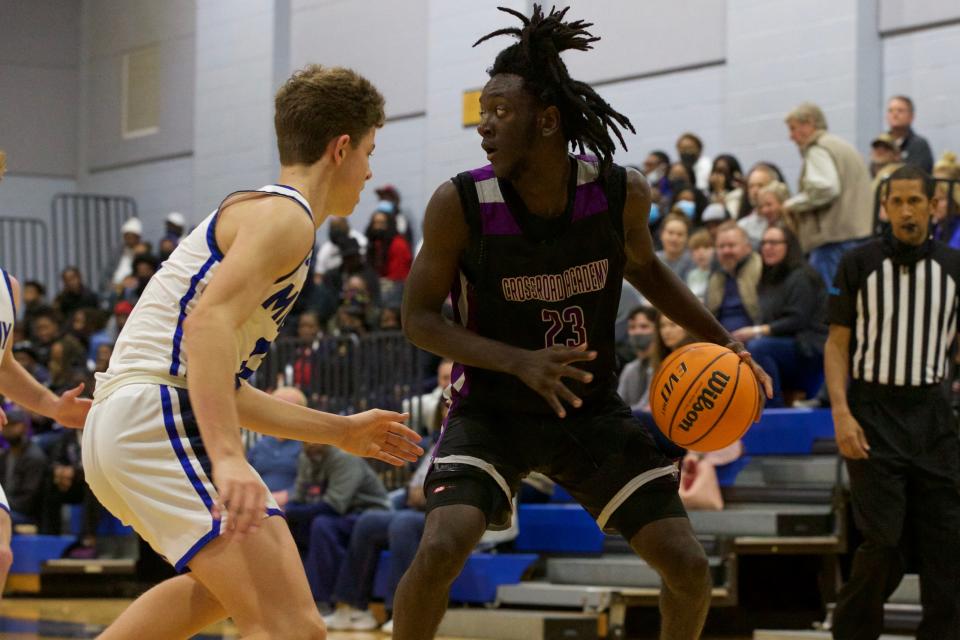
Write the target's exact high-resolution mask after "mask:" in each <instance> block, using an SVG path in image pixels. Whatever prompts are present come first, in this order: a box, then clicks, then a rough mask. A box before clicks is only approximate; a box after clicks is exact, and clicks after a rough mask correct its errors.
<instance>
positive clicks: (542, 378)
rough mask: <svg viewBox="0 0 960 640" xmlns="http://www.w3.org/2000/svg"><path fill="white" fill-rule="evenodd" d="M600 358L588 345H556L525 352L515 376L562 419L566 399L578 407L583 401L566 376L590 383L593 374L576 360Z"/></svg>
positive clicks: (515, 369) (565, 413) (517, 366)
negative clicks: (578, 365)
mask: <svg viewBox="0 0 960 640" xmlns="http://www.w3.org/2000/svg"><path fill="white" fill-rule="evenodd" d="M596 357H597V352H596V351H587V345H586V344H582V345H580V346H578V347H562V346H553V347H547V348H546V349H540V350H539V351H526V352H524V355H523V356H522V357H521V358H520V361H519V362H518V363H517V364H516V366H515V367H514V375H515V376H517V377H518V378H520V379H521V380H523V383H524V384H526V385H527V386H528V387H530V388H531V389H533V390H534V391H536V392H537V393H539V394H540V395H541V396H543V399H544V400H546V401H547V404H549V405H550V407H551V408H552V409H553V410H554V411H555V412H556V413H557V415H558V416H560V417H561V418H565V417H566V415H567V410H566V409H564V408H563V403H562V402H561V400H562V401H563V402H566V403H567V404H569V405H570V406H572V407H579V406H580V405H582V404H583V401H582V400H581V399H580V398H578V397H577V396H576V395H574V393H573V392H572V391H570V389H568V388H567V385H565V384H564V383H563V382H562V379H563V378H573V379H574V380H579V381H580V382H582V383H584V384H587V383H589V382H590V381H591V380H593V374H592V373H590V372H589V371H584V370H583V369H579V368H577V367H573V366H570V365H571V363H573V362H586V361H590V360H593V359H594V358H596Z"/></svg>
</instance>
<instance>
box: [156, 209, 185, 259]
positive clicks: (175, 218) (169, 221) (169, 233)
mask: <svg viewBox="0 0 960 640" xmlns="http://www.w3.org/2000/svg"><path fill="white" fill-rule="evenodd" d="M186 230H187V218H186V216H184V215H183V214H182V213H180V212H179V211H171V212H170V213H168V214H167V217H166V218H165V219H164V221H163V239H162V240H161V241H160V242H161V244H162V243H163V240H167V241H169V242H170V243H171V244H172V245H173V248H174V249H176V248H177V245H178V244H180V238H182V237H183V234H184V232H185V231H186ZM160 253H161V255H162V254H163V251H162V250H161V252H160ZM171 253H172V251H171ZM169 255H170V254H169V253H168V254H167V255H166V256H163V257H164V259H166V257H167V256H169Z"/></svg>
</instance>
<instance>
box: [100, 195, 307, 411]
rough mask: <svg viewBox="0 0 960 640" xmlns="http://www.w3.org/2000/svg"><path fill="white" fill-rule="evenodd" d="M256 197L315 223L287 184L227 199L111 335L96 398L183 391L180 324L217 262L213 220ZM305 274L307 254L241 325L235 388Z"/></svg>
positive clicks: (256, 361)
mask: <svg viewBox="0 0 960 640" xmlns="http://www.w3.org/2000/svg"><path fill="white" fill-rule="evenodd" d="M257 193H267V194H273V195H272V196H267V197H278V196H279V197H284V198H290V199H291V200H294V201H296V202H297V203H298V204H299V205H300V206H301V207H303V210H304V212H305V213H306V215H308V216H310V219H311V220H312V219H313V213H312V212H311V211H310V205H309V203H307V200H306V199H305V198H304V197H303V196H302V195H301V194H300V192H298V191H297V190H296V189H293V188H292V187H287V186H284V185H277V184H273V185H267V186H265V187H262V188H260V189H257V190H256V191H238V192H235V193H232V194H230V195H229V196H227V197H226V198H225V199H224V201H223V202H222V203H221V204H220V206H219V207H217V209H216V210H215V211H214V212H213V213H211V214H210V215H209V216H207V217H206V218H205V219H204V221H203V222H201V223H200V224H199V225H198V226H197V227H196V228H195V229H194V230H193V231H192V232H191V233H190V234H189V235H188V236H187V237H186V238H184V239H183V240H181V241H180V244H179V245H177V248H176V249H175V250H174V252H173V253H172V254H171V255H170V257H169V258H168V259H167V260H166V261H165V262H164V263H163V265H162V267H161V268H160V270H159V271H157V273H156V274H155V275H154V276H153V278H151V279H150V283H149V284H148V285H147V287H146V289H145V290H144V292H143V295H141V296H140V300H139V301H138V302H137V304H136V306H135V307H134V309H133V313H131V314H130V317H129V318H128V319H127V323H126V324H125V325H124V327H123V330H122V331H121V332H120V336H119V337H118V338H117V344H116V346H115V347H114V350H113V356H111V358H110V366H109V367H108V368H107V371H106V372H105V373H98V374H97V376H96V378H97V384H96V390H95V392H94V396H93V397H94V401H97V400H102V399H104V398H106V397H107V396H109V395H110V394H111V393H113V392H114V391H116V390H117V389H119V388H120V387H122V386H124V385H127V384H136V383H152V384H163V385H171V386H175V387H182V388H186V387H187V354H186V351H185V350H184V345H183V323H184V321H185V320H186V319H187V316H189V315H190V312H191V311H193V309H194V308H195V307H196V305H197V302H199V300H200V298H201V297H202V296H203V292H204V289H205V288H206V286H207V284H208V283H209V282H210V279H211V278H212V277H213V276H214V274H215V273H216V272H217V269H218V268H219V267H220V264H221V261H222V260H223V254H222V253H221V251H220V248H219V247H218V246H217V240H216V235H215V232H214V230H215V228H216V224H217V217H218V215H219V213H220V210H221V208H223V206H224V204H228V203H229V204H233V203H235V202H238V201H240V200H242V199H244V197H246V198H249V197H265V196H256V194H257ZM309 272H310V254H307V255H306V256H305V258H304V260H303V262H302V263H301V264H300V266H298V267H297V268H296V269H295V270H294V271H292V272H291V273H289V274H287V275H285V276H284V277H282V278H280V279H278V280H277V281H276V282H274V284H273V286H272V287H270V291H269V292H268V294H267V297H266V298H265V299H264V300H263V302H262V303H261V304H260V305H258V306H257V309H256V311H255V312H254V313H253V315H251V316H250V317H249V318H247V321H246V322H244V323H243V325H242V326H241V327H240V329H239V331H238V332H237V335H236V344H237V352H236V356H235V361H234V363H233V369H234V371H235V373H236V379H237V384H239V383H240V382H241V381H243V380H246V379H248V378H249V377H250V376H252V375H253V373H254V371H256V370H257V367H258V366H260V362H261V361H262V360H263V358H264V356H265V355H266V354H267V352H268V351H269V350H270V344H271V343H272V342H273V340H274V339H275V338H276V337H277V333H278V332H279V330H280V327H281V325H283V321H284V320H285V319H286V317H287V314H289V313H290V310H291V309H293V305H294V302H295V301H296V299H297V296H298V295H299V294H300V290H301V289H302V288H303V284H304V281H305V279H306V278H307V275H308V274H309Z"/></svg>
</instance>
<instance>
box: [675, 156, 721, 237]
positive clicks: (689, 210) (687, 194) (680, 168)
mask: <svg viewBox="0 0 960 640" xmlns="http://www.w3.org/2000/svg"><path fill="white" fill-rule="evenodd" d="M708 171H709V168H708ZM667 178H668V180H669V182H670V205H669V207H668V208H667V210H668V211H672V210H673V209H674V208H675V207H677V206H679V207H680V209H681V210H682V211H683V214H684V215H685V216H687V219H689V220H690V221H691V222H693V223H696V222H697V221H698V217H699V214H700V213H701V212H702V211H703V210H704V209H705V208H706V206H707V205H708V204H710V201H709V200H707V196H706V195H704V193H703V192H702V191H701V190H700V189H698V188H697V186H696V181H695V179H694V177H693V171H692V170H691V169H690V167H688V166H687V165H685V164H683V163H682V162H674V163H673V164H672V165H670V170H669V172H668V173H667ZM681 202H687V203H689V204H680V203H681Z"/></svg>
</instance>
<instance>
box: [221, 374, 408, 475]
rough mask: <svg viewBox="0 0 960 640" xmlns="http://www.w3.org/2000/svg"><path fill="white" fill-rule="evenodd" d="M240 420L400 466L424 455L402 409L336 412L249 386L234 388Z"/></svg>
mask: <svg viewBox="0 0 960 640" xmlns="http://www.w3.org/2000/svg"><path fill="white" fill-rule="evenodd" d="M237 412H238V414H239V417H240V424H241V425H243V426H244V427H246V428H247V429H251V430H253V431H257V432H258V433H265V434H268V435H271V436H276V437H278V438H288V439H290V440H300V441H302V442H316V443H321V444H332V445H334V446H336V447H339V448H341V449H343V450H344V451H347V452H349V453H352V454H354V455H358V456H365V457H368V458H376V459H377V460H382V461H383V462H387V463H389V464H392V465H396V466H401V465H403V464H406V463H407V462H416V460H417V458H418V457H419V456H421V455H423V449H422V448H420V447H419V446H418V445H417V443H418V442H420V440H421V438H420V435H419V434H417V432H416V431H413V430H412V429H410V428H409V427H407V426H406V425H404V424H403V422H404V421H405V420H406V419H407V418H408V417H409V416H408V415H407V414H404V413H396V412H393V411H383V410H380V409H372V410H370V411H364V412H363V413H358V414H356V415H352V416H338V415H334V414H332V413H324V412H322V411H317V410H315V409H309V408H307V407H301V406H299V405H296V404H293V403H291V402H284V401H283V400H278V399H277V398H274V397H273V396H271V395H270V394H268V393H264V392H263V391H260V390H259V389H256V388H254V387H252V386H250V385H249V384H241V385H240V389H238V390H237Z"/></svg>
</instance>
